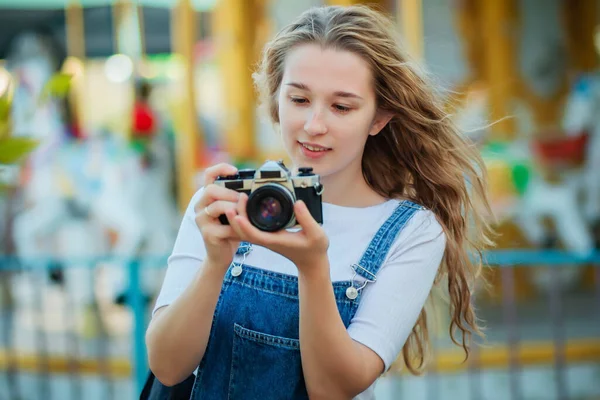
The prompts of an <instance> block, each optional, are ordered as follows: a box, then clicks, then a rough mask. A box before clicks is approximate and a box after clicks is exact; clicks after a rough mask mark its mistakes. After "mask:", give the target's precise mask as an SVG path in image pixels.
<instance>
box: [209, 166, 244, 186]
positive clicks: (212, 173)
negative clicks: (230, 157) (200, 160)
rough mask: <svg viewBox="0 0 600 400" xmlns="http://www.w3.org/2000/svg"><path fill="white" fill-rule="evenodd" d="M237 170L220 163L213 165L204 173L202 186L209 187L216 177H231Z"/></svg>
mask: <svg viewBox="0 0 600 400" xmlns="http://www.w3.org/2000/svg"><path fill="white" fill-rule="evenodd" d="M237 171H238V169H237V168H236V167H234V166H233V165H231V164H227V163H220V164H217V165H213V166H212V167H209V168H207V169H206V171H204V185H205V186H207V185H210V184H211V183H214V182H215V180H216V179H217V177H218V176H225V175H233V174H235V173H237Z"/></svg>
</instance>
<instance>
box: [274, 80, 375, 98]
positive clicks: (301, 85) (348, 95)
mask: <svg viewBox="0 0 600 400" xmlns="http://www.w3.org/2000/svg"><path fill="white" fill-rule="evenodd" d="M286 85H287V86H293V87H295V88H297V89H300V90H306V91H307V92H310V88H309V87H308V86H307V85H305V84H304V83H298V82H287V83H286ZM333 95H334V96H335V97H346V98H355V99H360V100H363V98H362V97H360V96H359V95H357V94H355V93H351V92H344V91H337V92H335V93H334V94H333Z"/></svg>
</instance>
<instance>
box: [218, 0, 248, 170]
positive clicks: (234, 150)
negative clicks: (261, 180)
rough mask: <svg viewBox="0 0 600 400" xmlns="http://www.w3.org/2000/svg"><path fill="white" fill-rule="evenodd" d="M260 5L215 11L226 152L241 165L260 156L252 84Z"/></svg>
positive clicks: (224, 2) (233, 2) (230, 5)
mask: <svg viewBox="0 0 600 400" xmlns="http://www.w3.org/2000/svg"><path fill="white" fill-rule="evenodd" d="M256 3H257V2H256V1H249V0H221V1H220V2H219V3H218V4H217V6H216V8H215V11H214V20H213V21H214V24H213V25H214V38H215V47H216V49H217V51H218V62H219V70H220V71H221V73H222V77H223V85H224V91H225V103H226V105H227V107H226V108H227V109H228V113H229V114H228V115H227V116H226V117H225V118H224V121H223V122H224V126H223V130H224V136H225V149H226V151H227V152H228V153H229V155H230V156H231V157H232V158H233V159H234V160H237V161H243V160H252V159H254V157H255V156H256V141H255V136H256V100H255V95H254V86H253V82H252V68H253V64H254V63H255V61H256V60H255V57H254V54H255V51H254V37H255V33H256V32H255V27H254V19H253V18H252V15H253V14H254V13H255V12H256V10H255V6H257V4H256Z"/></svg>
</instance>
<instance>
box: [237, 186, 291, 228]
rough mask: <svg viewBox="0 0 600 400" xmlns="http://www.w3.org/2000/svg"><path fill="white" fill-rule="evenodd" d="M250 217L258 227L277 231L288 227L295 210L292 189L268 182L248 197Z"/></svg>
mask: <svg viewBox="0 0 600 400" xmlns="http://www.w3.org/2000/svg"><path fill="white" fill-rule="evenodd" d="M247 212H248V219H249V220H250V222H251V223H252V225H254V226H255V227H257V228H258V229H260V230H262V231H267V232H275V231H278V230H280V229H283V228H284V227H286V226H287V225H288V224H289V222H290V220H291V219H292V216H293V212H294V198H293V197H292V195H291V193H290V191H289V190H288V189H287V188H285V187H284V186H281V185H278V184H266V185H264V186H261V187H259V188H258V189H256V190H255V191H253V192H252V193H251V194H250V196H249V198H248V205H247Z"/></svg>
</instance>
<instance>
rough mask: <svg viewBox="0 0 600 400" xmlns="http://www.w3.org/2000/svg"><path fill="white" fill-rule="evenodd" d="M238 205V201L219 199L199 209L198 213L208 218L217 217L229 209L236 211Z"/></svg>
mask: <svg viewBox="0 0 600 400" xmlns="http://www.w3.org/2000/svg"><path fill="white" fill-rule="evenodd" d="M236 207H237V203H234V202H231V201H225V200H217V201H215V202H213V203H211V204H209V205H208V206H206V207H205V208H203V209H202V210H199V211H198V213H199V214H204V215H206V216H207V217H208V218H212V219H217V218H219V216H220V215H223V214H225V213H226V212H227V211H228V210H233V211H234V212H235V209H236Z"/></svg>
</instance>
